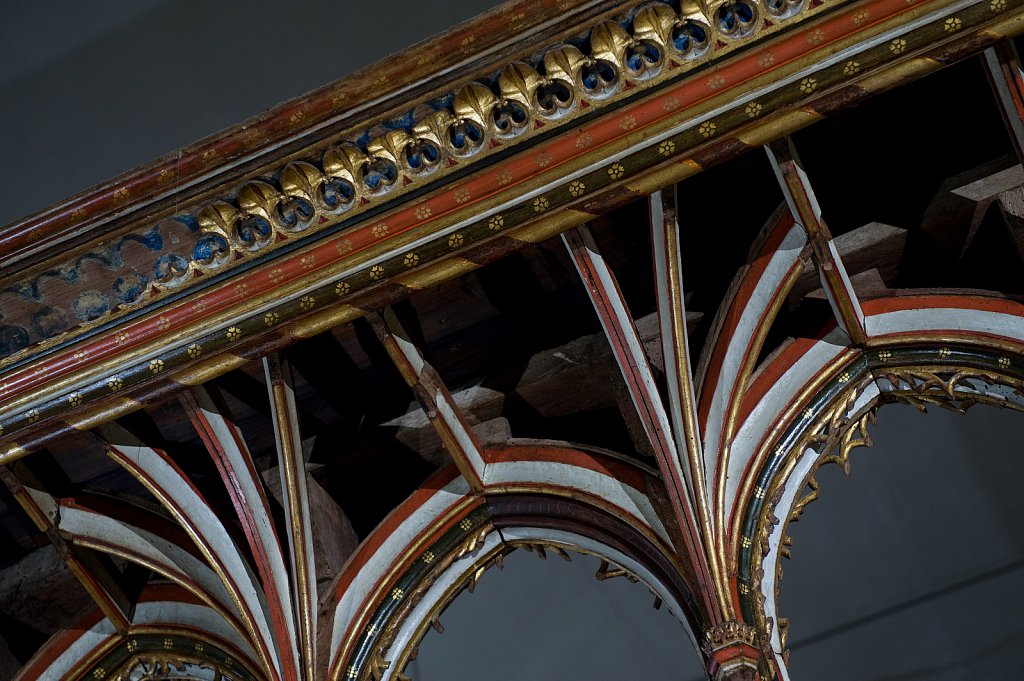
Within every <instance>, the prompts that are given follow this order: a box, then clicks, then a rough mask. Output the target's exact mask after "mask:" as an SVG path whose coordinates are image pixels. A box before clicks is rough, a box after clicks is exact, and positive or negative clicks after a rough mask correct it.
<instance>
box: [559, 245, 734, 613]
mask: <svg viewBox="0 0 1024 681" xmlns="http://www.w3.org/2000/svg"><path fill="white" fill-rule="evenodd" d="M562 240H563V241H564V242H565V245H566V247H567V248H568V249H569V255H570V256H571V257H572V259H573V263H574V264H575V265H576V270H577V272H579V275H580V279H581V280H582V281H583V285H584V287H585V288H586V290H587V295H588V296H589V297H590V302H591V303H592V304H593V306H594V310H595V311H596V312H597V316H598V318H599V319H600V320H601V327H602V328H603V329H604V332H605V335H606V336H607V338H608V343H609V345H610V346H611V349H612V354H613V355H614V356H615V362H616V364H618V366H619V370H620V371H621V373H622V378H623V379H624V381H625V384H626V390H627V391H628V393H629V396H630V398H631V401H632V406H633V409H634V410H635V413H636V416H637V417H638V419H639V422H640V427H641V428H642V430H643V432H644V434H645V435H646V439H647V442H648V444H649V448H650V449H651V451H653V453H654V456H655V459H656V461H657V462H658V468H659V469H660V470H661V474H662V479H663V480H664V481H665V487H666V489H667V490H668V496H669V499H670V500H671V502H672V509H673V511H674V512H675V515H676V522H678V524H679V529H680V531H681V533H682V538H683V544H684V548H685V550H686V553H687V555H689V556H690V557H691V560H692V561H693V564H694V566H695V569H696V574H697V580H698V582H699V583H700V593H701V595H702V596H703V598H704V599H705V603H704V606H705V608H706V609H707V610H708V612H714V609H715V602H714V597H713V592H714V590H713V588H712V580H711V575H710V570H709V567H708V561H707V554H706V552H705V550H704V544H703V541H702V540H701V531H700V523H699V521H698V519H697V514H696V512H695V511H694V490H693V488H692V485H691V483H690V475H689V474H688V473H687V472H686V471H684V466H686V464H685V463H684V462H683V460H682V459H681V457H680V456H679V450H678V449H677V446H676V441H675V440H674V439H673V433H672V424H671V423H670V422H669V417H668V413H667V412H666V410H665V405H664V403H663V402H662V399H661V395H659V393H658V386H657V384H656V383H655V380H654V372H653V371H652V370H651V365H650V362H649V361H648V358H647V355H646V353H645V352H644V346H643V343H642V342H641V340H640V334H639V333H638V332H637V329H636V325H635V323H634V322H633V317H632V315H631V314H630V312H629V307H628V306H627V304H626V300H625V298H623V296H622V292H621V290H620V289H619V285H618V282H617V281H616V279H615V275H614V273H613V272H612V271H611V269H610V268H609V267H608V264H607V263H606V262H605V260H604V257H603V256H602V255H601V252H600V249H599V248H598V245H597V241H596V240H595V239H594V236H593V234H591V232H590V229H589V228H588V227H586V226H585V225H584V226H582V227H577V228H576V229H574V230H570V231H568V232H564V233H563V234H562ZM683 331H684V339H685V321H684V329H683ZM667 354H668V353H666V355H667Z"/></svg>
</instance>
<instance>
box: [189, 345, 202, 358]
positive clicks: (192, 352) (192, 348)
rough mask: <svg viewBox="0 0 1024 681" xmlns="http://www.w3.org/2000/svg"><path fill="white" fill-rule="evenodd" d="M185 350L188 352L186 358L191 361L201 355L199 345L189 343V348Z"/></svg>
mask: <svg viewBox="0 0 1024 681" xmlns="http://www.w3.org/2000/svg"><path fill="white" fill-rule="evenodd" d="M186 350H187V352H188V356H189V357H190V358H192V359H195V358H197V357H199V355H201V354H203V346H201V345H199V343H189V346H188V348H186Z"/></svg>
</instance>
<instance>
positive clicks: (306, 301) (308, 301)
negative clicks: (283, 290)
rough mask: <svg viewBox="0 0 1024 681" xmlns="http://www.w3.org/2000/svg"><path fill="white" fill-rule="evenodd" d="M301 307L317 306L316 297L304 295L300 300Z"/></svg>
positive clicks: (304, 308) (306, 308) (310, 308)
mask: <svg viewBox="0 0 1024 681" xmlns="http://www.w3.org/2000/svg"><path fill="white" fill-rule="evenodd" d="M299 307H300V308H302V309H303V310H312V309H313V308H314V307H316V298H314V297H313V296H302V298H301V299H300V300H299Z"/></svg>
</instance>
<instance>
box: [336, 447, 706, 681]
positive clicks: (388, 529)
mask: <svg viewBox="0 0 1024 681" xmlns="http://www.w3.org/2000/svg"><path fill="white" fill-rule="evenodd" d="M483 457H484V460H485V469H484V475H483V480H484V483H485V486H484V489H483V491H482V493H481V494H479V495H471V494H470V493H469V488H468V485H467V484H466V482H465V479H464V478H462V477H460V476H458V474H457V472H456V471H455V470H454V469H453V468H449V469H445V470H442V471H440V472H439V473H437V474H436V475H435V476H433V477H432V478H431V479H430V480H428V481H427V483H426V484H424V485H423V486H422V487H421V488H420V489H419V490H418V491H417V492H416V493H415V494H413V495H412V496H411V497H410V498H409V499H408V500H407V501H406V502H404V503H403V504H401V505H400V506H399V507H398V508H396V509H395V511H393V512H392V514H391V515H390V516H388V518H387V519H385V521H384V522H383V523H381V525H380V526H378V528H377V529H376V530H375V531H374V532H373V533H372V534H371V535H370V536H369V537H368V538H367V539H366V540H365V541H364V542H363V544H362V545H361V546H360V548H359V550H357V552H356V554H355V555H354V556H353V557H352V559H351V560H350V561H349V563H348V564H347V565H346V567H345V569H344V570H343V571H342V573H341V574H340V575H339V578H338V579H337V581H336V583H335V584H334V585H333V586H332V588H331V590H330V591H329V592H328V593H330V594H333V601H327V602H322V604H321V605H322V606H323V607H324V608H325V610H329V611H330V612H329V614H328V613H325V615H327V616H330V617H333V623H332V627H331V638H330V642H329V648H328V654H329V659H330V661H331V664H330V673H329V678H331V679H346V678H357V677H362V675H363V674H364V672H365V667H366V666H367V665H368V666H369V667H370V676H371V677H372V678H377V679H380V680H381V681H386V680H389V679H399V678H402V674H401V672H402V670H403V669H404V667H405V664H406V662H407V661H408V659H409V655H410V653H411V652H412V651H413V650H414V648H415V647H416V645H418V643H419V641H420V639H421V638H422V636H423V635H424V634H425V633H426V630H427V628H428V627H429V626H430V625H431V622H433V621H434V620H435V619H436V618H437V616H438V615H439V614H440V612H441V611H442V610H443V609H444V608H445V607H446V606H447V605H448V604H449V603H450V602H451V601H452V600H453V599H454V598H455V597H456V596H457V595H458V594H459V593H460V592H461V591H462V590H463V589H466V588H472V585H474V584H475V582H476V580H477V579H479V578H480V576H481V575H482V574H483V572H484V571H485V570H486V569H487V568H488V567H490V566H492V565H494V564H495V563H496V562H497V563H500V562H501V560H502V556H503V555H504V554H505V553H507V552H509V551H511V550H513V549H515V548H534V547H544V546H547V547H551V548H553V549H554V550H555V551H559V550H563V551H564V550H566V549H572V550H576V551H580V552H583V553H588V554H593V555H596V556H597V557H599V558H601V559H602V560H605V561H608V562H609V563H611V564H614V565H617V566H619V567H620V568H622V569H624V570H625V571H626V572H627V573H628V574H631V575H633V576H635V577H637V578H638V579H640V580H641V581H643V582H644V583H645V584H646V585H647V587H648V588H650V589H651V591H652V592H653V593H654V594H655V595H656V596H657V598H659V599H660V600H661V601H662V602H663V603H664V604H665V606H666V607H667V608H668V610H669V611H670V612H672V614H673V615H675V616H676V617H677V618H678V619H679V620H680V621H681V622H683V624H684V625H685V626H684V628H685V629H686V630H687V632H688V633H689V634H690V637H691V640H692V642H693V644H694V646H695V647H696V646H697V638H696V636H695V635H694V632H699V631H702V630H703V625H702V623H703V621H704V620H703V614H702V613H701V612H700V610H699V606H698V601H697V599H696V598H695V595H694V594H695V591H694V589H693V587H692V584H693V580H692V575H690V574H689V573H688V569H689V568H687V567H686V565H688V559H687V558H686V557H685V556H683V555H681V554H680V553H679V549H678V548H677V546H678V543H677V542H678V540H677V539H676V536H677V534H678V530H677V528H675V527H673V526H672V524H671V523H672V521H671V520H669V519H670V518H671V511H670V510H669V509H668V501H667V500H666V499H665V498H664V497H665V493H664V486H663V484H662V483H661V481H660V479H659V478H658V476H657V474H656V473H655V472H654V471H653V470H651V469H649V468H647V467H645V466H643V465H641V464H639V463H637V462H635V461H632V460H629V459H626V458H625V457H620V456H618V455H615V454H613V453H611V452H605V451H593V450H583V449H579V448H575V447H573V446H569V445H566V444H565V443H551V442H541V441H520V442H516V441H513V442H512V443H511V444H508V445H506V446H501V447H494V448H489V449H486V450H484V452H483Z"/></svg>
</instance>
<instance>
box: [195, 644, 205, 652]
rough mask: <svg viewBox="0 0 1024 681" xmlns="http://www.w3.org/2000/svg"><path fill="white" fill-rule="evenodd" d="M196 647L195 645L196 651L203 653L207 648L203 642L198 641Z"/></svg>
mask: <svg viewBox="0 0 1024 681" xmlns="http://www.w3.org/2000/svg"><path fill="white" fill-rule="evenodd" d="M194 647H195V651H196V652H197V653H201V652H203V651H204V650H206V648H205V647H204V646H203V644H202V643H196V645H195V646H194Z"/></svg>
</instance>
